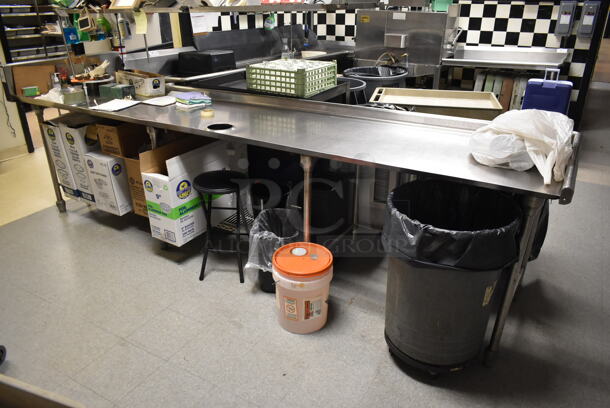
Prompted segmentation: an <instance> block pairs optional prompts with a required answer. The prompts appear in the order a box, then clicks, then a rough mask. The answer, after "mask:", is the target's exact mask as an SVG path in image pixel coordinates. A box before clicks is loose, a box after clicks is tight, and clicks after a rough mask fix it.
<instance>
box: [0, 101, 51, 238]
mask: <svg viewBox="0 0 610 408" xmlns="http://www.w3.org/2000/svg"><path fill="white" fill-rule="evenodd" d="M57 115H58V111H57V110H56V109H46V110H45V119H47V120H49V119H52V118H54V117H56V116H57ZM27 119H28V124H29V126H30V132H31V133H32V140H33V141H34V146H35V147H36V151H35V152H34V153H32V154H28V153H23V154H20V155H18V157H15V158H12V159H8V160H2V161H0V192H2V194H0V226H1V225H4V224H7V223H9V222H12V221H15V220H18V219H20V218H22V217H25V216H27V215H30V214H33V213H35V212H38V211H40V210H42V209H45V208H48V207H51V206H52V205H54V204H55V193H54V192H53V185H52V184H51V176H50V174H49V165H48V164H47V159H46V157H45V154H44V148H43V147H42V139H41V136H40V129H39V128H38V122H37V121H36V116H34V112H28V113H27Z"/></svg>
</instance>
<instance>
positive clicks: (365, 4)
mask: <svg viewBox="0 0 610 408" xmlns="http://www.w3.org/2000/svg"><path fill="white" fill-rule="evenodd" d="M377 5H378V4H377V2H376V1H373V0H369V1H362V2H357V3H354V2H349V3H343V4H299V3H290V4H262V5H258V6H222V7H212V6H210V7H179V6H174V7H148V6H145V7H142V8H141V9H140V11H143V12H145V13H147V14H155V13H186V12H190V13H218V12H231V13H276V12H292V11H302V12H305V11H334V10H353V9H357V8H360V9H362V8H374V7H377ZM56 11H57V12H58V13H60V14H61V13H62V12H63V13H68V14H74V13H80V12H81V10H78V9H65V8H60V7H56ZM90 12H91V13H98V11H90ZM101 12H102V13H111V14H112V13H119V14H120V13H132V12H133V10H107V9H105V10H102V11H101Z"/></svg>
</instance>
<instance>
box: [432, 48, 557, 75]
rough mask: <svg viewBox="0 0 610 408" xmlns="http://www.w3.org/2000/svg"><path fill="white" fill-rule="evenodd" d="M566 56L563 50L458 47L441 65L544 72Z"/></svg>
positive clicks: (555, 66) (555, 65) (554, 66)
mask: <svg viewBox="0 0 610 408" xmlns="http://www.w3.org/2000/svg"><path fill="white" fill-rule="evenodd" d="M567 56H568V50H567V49H565V48H544V47H528V48H525V47H492V46H472V45H460V46H457V47H456V49H455V51H454V55H453V57H451V58H443V65H453V66H463V67H482V68H486V67H497V68H516V69H535V70H544V69H546V68H557V67H559V66H560V65H561V64H563V63H564V61H565V60H566V57H567Z"/></svg>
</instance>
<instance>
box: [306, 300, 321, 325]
mask: <svg viewBox="0 0 610 408" xmlns="http://www.w3.org/2000/svg"><path fill="white" fill-rule="evenodd" d="M304 311H305V316H304V319H305V320H309V319H315V318H316V317H319V316H320V315H321V314H322V298H316V299H309V300H306V301H305V308H304Z"/></svg>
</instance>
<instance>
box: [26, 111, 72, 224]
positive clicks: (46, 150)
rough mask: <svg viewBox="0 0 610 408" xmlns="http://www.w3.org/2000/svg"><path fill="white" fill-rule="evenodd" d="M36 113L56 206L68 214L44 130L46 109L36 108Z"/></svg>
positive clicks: (61, 211)
mask: <svg viewBox="0 0 610 408" xmlns="http://www.w3.org/2000/svg"><path fill="white" fill-rule="evenodd" d="M33 108H34V113H35V114H36V119H37V120H38V127H39V128H40V135H41V136H42V142H43V144H44V153H45V155H46V156H47V163H48V164H49V172H50V173H51V181H52V182H53V189H54V190H55V197H56V198H57V201H56V202H55V205H56V206H57V209H58V210H59V212H60V213H63V212H66V202H65V201H64V198H63V196H62V195H61V188H60V187H59V181H58V180H57V173H56V172H55V163H53V159H52V158H51V151H50V149H49V144H48V143H47V138H46V137H45V135H44V128H43V127H42V124H43V122H44V108H42V107H40V106H34V107H33Z"/></svg>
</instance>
